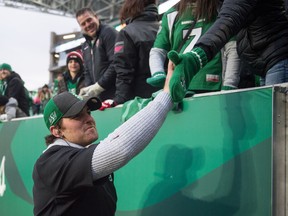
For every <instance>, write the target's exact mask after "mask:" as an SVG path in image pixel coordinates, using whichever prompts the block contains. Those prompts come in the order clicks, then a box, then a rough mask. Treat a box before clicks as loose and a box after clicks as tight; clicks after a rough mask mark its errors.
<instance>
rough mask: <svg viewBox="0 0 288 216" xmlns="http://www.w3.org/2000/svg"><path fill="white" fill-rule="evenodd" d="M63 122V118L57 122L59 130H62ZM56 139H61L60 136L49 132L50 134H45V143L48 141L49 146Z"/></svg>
mask: <svg viewBox="0 0 288 216" xmlns="http://www.w3.org/2000/svg"><path fill="white" fill-rule="evenodd" d="M61 124H62V119H61V120H60V121H59V122H57V124H56V125H55V127H56V128H57V129H58V130H60V129H61ZM56 139H59V137H56V136H54V135H53V134H49V135H47V136H45V143H46V145H47V146H49V145H50V144H52V143H54V142H55V140H56Z"/></svg>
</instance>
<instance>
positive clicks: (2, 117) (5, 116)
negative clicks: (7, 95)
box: [0, 114, 8, 121]
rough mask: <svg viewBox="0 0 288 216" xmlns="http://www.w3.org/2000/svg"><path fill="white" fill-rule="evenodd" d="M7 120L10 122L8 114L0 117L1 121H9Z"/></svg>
mask: <svg viewBox="0 0 288 216" xmlns="http://www.w3.org/2000/svg"><path fill="white" fill-rule="evenodd" d="M7 120H8V116H7V114H2V115H0V121H7Z"/></svg>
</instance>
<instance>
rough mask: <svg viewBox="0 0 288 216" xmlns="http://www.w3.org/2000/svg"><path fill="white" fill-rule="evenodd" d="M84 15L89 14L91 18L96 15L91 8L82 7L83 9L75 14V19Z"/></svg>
mask: <svg viewBox="0 0 288 216" xmlns="http://www.w3.org/2000/svg"><path fill="white" fill-rule="evenodd" d="M85 13H89V14H91V15H93V16H97V15H96V13H95V12H94V11H93V10H92V9H91V8H88V7H84V8H81V9H79V10H78V11H77V12H76V15H75V17H76V19H77V18H78V17H79V16H81V15H83V14H85Z"/></svg>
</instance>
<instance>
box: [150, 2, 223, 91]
mask: <svg viewBox="0 0 288 216" xmlns="http://www.w3.org/2000/svg"><path fill="white" fill-rule="evenodd" d="M191 11H192V8H191V7H187V8H186V11H185V12H184V13H183V14H182V15H181V16H179V15H178V11H177V9H176V8H175V7H172V8H171V9H170V10H168V11H167V12H166V13H164V15H163V17H162V23H161V27H160V29H159V32H158V34H157V37H156V40H155V42H154V46H153V47H154V48H157V49H162V50H165V51H167V52H169V51H171V50H175V51H177V50H178V48H179V46H180V44H181V42H182V41H183V38H184V36H185V35H186V33H187V31H188V29H189V28H190V26H191V24H192V23H193V22H194V21H195V18H194V16H193V15H192V14H191ZM213 23H214V21H212V22H206V21H205V20H204V19H199V20H197V22H196V23H195V26H194V28H193V29H192V32H191V33H190V35H189V37H188V39H187V40H186V41H185V43H184V44H183V46H182V48H181V50H180V51H179V53H181V54H185V53H187V52H189V51H191V50H192V49H193V47H194V45H195V43H196V42H197V41H198V39H199V38H200V37H201V36H202V35H203V34H205V32H207V31H208V29H209V28H210V27H211V26H212V25H213ZM221 58H222V56H221V52H218V54H217V55H216V56H215V57H214V58H213V59H212V60H211V61H209V62H208V63H207V65H206V66H205V67H203V68H202V69H200V70H199V72H198V73H196V74H195V75H194V76H193V78H192V80H191V82H190V84H189V90H194V91H197V90H202V91H219V90H220V89H221V85H222V59H221Z"/></svg>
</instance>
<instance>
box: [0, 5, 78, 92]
mask: <svg viewBox="0 0 288 216" xmlns="http://www.w3.org/2000/svg"><path fill="white" fill-rule="evenodd" d="M79 30H80V28H79V26H78V24H77V21H76V19H74V18H68V17H62V16H57V15H50V14H45V13H40V12H32V11H26V10H21V9H14V8H9V7H3V6H0V64H1V63H4V62H5V63H8V64H10V65H11V66H12V68H13V70H14V71H15V72H17V73H19V74H20V76H21V77H22V79H23V80H24V82H25V86H26V87H27V88H28V89H29V90H33V89H37V88H38V87H42V86H43V85H44V84H45V83H48V81H49V71H48V69H49V60H50V59H49V50H50V34H51V32H55V33H56V34H65V33H71V32H73V31H79Z"/></svg>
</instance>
